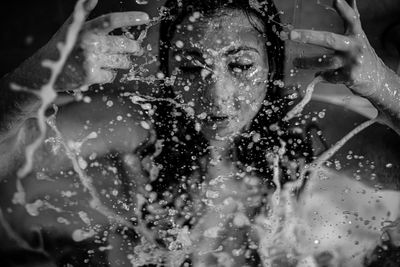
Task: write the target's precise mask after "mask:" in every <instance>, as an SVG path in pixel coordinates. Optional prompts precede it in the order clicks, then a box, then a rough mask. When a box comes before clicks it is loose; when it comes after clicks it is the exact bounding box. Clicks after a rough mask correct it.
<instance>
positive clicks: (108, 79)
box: [87, 69, 117, 85]
mask: <svg viewBox="0 0 400 267" xmlns="http://www.w3.org/2000/svg"><path fill="white" fill-rule="evenodd" d="M90 72H91V73H90V74H89V75H88V82H87V83H88V84H89V85H92V84H104V83H112V82H113V81H114V79H115V77H117V72H116V71H114V70H105V69H96V70H95V69H92V70H90Z"/></svg>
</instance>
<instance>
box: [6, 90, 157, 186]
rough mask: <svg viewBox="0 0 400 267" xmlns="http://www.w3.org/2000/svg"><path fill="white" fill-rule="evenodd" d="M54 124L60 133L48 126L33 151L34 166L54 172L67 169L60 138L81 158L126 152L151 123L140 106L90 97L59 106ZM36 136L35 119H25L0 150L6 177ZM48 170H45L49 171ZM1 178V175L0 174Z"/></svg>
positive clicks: (144, 138) (144, 136) (141, 138)
mask: <svg viewBox="0 0 400 267" xmlns="http://www.w3.org/2000/svg"><path fill="white" fill-rule="evenodd" d="M56 126H57V128H58V130H59V131H60V133H61V136H56V134H55V132H54V131H53V130H52V129H50V128H48V131H47V136H46V140H45V142H43V144H42V145H41V147H40V148H39V150H38V151H37V152H36V153H35V157H34V158H35V167H38V168H43V167H45V168H47V167H48V168H50V169H52V170H54V171H59V170H60V169H65V168H70V167H71V166H70V164H71V163H70V161H69V160H68V158H67V156H66V153H65V151H63V149H60V147H62V145H60V142H59V141H60V137H61V138H62V139H63V141H64V143H66V144H68V146H69V147H70V148H71V149H75V151H74V152H76V154H79V156H80V157H82V158H87V157H89V156H91V155H96V156H99V157H101V156H105V155H107V154H109V153H115V152H117V153H129V152H132V151H134V150H135V149H136V148H137V147H138V146H140V145H141V144H142V143H144V142H146V141H147V139H148V137H149V135H150V130H151V128H152V125H151V123H150V120H149V117H148V116H147V114H146V113H144V112H143V111H142V110H141V109H140V107H138V106H135V105H133V104H129V103H126V102H124V101H122V100H121V99H118V98H117V97H93V98H91V102H90V103H85V102H73V103H70V104H67V105H64V106H61V107H59V109H58V112H57V115H56ZM38 135H39V128H38V123H37V119H28V120H27V121H25V123H24V124H23V126H22V127H21V129H20V130H19V132H18V133H17V134H16V135H15V136H14V137H13V138H11V139H10V140H9V141H8V142H4V144H2V145H1V147H0V149H1V151H3V152H4V153H3V152H2V153H1V155H0V159H1V162H0V170H1V172H2V175H0V176H2V177H3V176H4V175H5V176H9V175H12V173H14V172H15V170H16V169H17V168H18V166H20V165H21V164H22V163H23V162H24V160H25V156H24V151H25V148H26V146H27V145H28V144H30V143H32V142H33V141H34V140H35V139H36V138H37V137H38ZM50 169H49V171H50ZM0 180H1V177H0Z"/></svg>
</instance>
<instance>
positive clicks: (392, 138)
mask: <svg viewBox="0 0 400 267" xmlns="http://www.w3.org/2000/svg"><path fill="white" fill-rule="evenodd" d="M304 114H305V116H303V123H301V125H302V127H304V128H305V131H306V132H307V135H308V138H309V140H310V141H311V143H312V144H313V148H314V149H313V150H314V153H315V154H316V155H319V154H320V153H322V152H323V151H325V150H326V149H327V148H329V147H331V146H332V145H334V144H335V143H336V142H337V141H339V140H340V139H341V138H343V137H344V136H345V135H346V134H347V133H349V132H350V131H351V130H352V129H354V128H355V127H356V126H357V125H360V124H361V123H362V122H364V121H366V120H368V118H366V117H365V116H363V115H360V114H358V113H356V112H354V111H352V110H350V109H346V108H344V107H342V106H338V105H334V104H330V103H325V102H320V101H312V102H311V103H310V105H309V106H308V107H307V109H306V110H305V112H304ZM399 147H400V137H399V136H398V135H397V134H396V132H395V131H393V130H392V129H390V128H389V127H387V126H385V125H381V124H378V123H375V124H373V125H371V126H369V127H368V128H367V129H365V130H364V131H362V132H360V133H359V134H357V135H356V136H354V137H353V138H351V139H350V140H349V142H347V143H346V144H345V145H344V146H343V147H342V148H341V149H340V150H339V151H338V152H337V153H336V154H335V155H334V156H333V157H332V158H331V159H330V161H329V162H330V167H331V168H334V169H335V170H338V171H340V172H341V173H346V174H347V175H349V176H351V177H353V178H354V179H356V180H359V181H362V182H363V183H365V184H368V185H369V186H374V187H376V186H380V187H384V188H388V189H396V190H400V150H399V149H398V148H399Z"/></svg>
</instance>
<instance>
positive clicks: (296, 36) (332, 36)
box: [290, 30, 355, 52]
mask: <svg viewBox="0 0 400 267" xmlns="http://www.w3.org/2000/svg"><path fill="white" fill-rule="evenodd" d="M290 40H292V41H295V42H299V43H306V44H312V45H318V46H321V47H324V48H328V49H332V50H336V51H340V52H350V51H351V50H352V49H353V48H354V46H355V45H354V43H353V40H352V39H351V38H350V37H347V36H344V35H340V34H336V33H332V32H325V31H313V30H292V31H291V32H290Z"/></svg>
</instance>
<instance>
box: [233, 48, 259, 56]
mask: <svg viewBox="0 0 400 267" xmlns="http://www.w3.org/2000/svg"><path fill="white" fill-rule="evenodd" d="M240 51H253V52H256V53H257V54H260V51H258V49H256V48H254V47H251V46H238V47H232V48H230V49H228V50H227V51H226V52H225V55H234V54H237V53H239V52H240Z"/></svg>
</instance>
